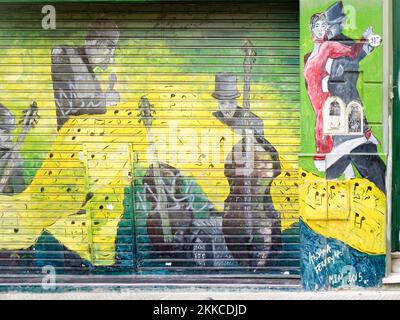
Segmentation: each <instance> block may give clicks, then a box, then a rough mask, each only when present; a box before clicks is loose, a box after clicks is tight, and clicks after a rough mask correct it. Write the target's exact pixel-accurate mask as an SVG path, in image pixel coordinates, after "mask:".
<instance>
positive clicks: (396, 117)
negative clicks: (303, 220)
mask: <svg viewBox="0 0 400 320" xmlns="http://www.w3.org/2000/svg"><path fill="white" fill-rule="evenodd" d="M392 12H393V85H394V90H393V91H394V92H393V93H394V103H393V150H392V154H393V177H392V179H393V180H392V251H399V250H400V235H399V233H400V166H398V163H399V161H400V112H399V108H400V95H399V87H398V86H399V74H400V73H399V66H400V1H393V11H392Z"/></svg>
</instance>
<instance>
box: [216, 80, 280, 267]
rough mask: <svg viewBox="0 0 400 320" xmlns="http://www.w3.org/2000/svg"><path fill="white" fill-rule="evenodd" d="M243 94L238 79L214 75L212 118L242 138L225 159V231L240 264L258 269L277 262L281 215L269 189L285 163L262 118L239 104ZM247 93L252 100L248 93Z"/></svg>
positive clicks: (234, 255)
mask: <svg viewBox="0 0 400 320" xmlns="http://www.w3.org/2000/svg"><path fill="white" fill-rule="evenodd" d="M245 87H246V86H245ZM240 95H241V94H240V93H239V91H238V90H237V79H236V76H235V75H232V74H229V73H220V74H217V75H216V77H215V92H214V93H213V94H212V96H213V97H214V98H215V99H217V100H218V109H219V110H218V111H216V112H214V113H213V115H214V117H216V118H217V119H218V120H219V121H221V122H222V123H223V124H225V125H227V126H228V127H230V128H231V129H232V130H233V131H235V132H236V133H238V134H239V135H241V136H242V139H241V140H240V141H238V142H237V143H236V144H235V145H234V146H233V148H232V151H231V152H230V153H229V154H228V156H227V158H226V159H225V176H226V178H227V179H228V182H229V186H230V192H229V195H228V197H227V198H226V199H225V205H224V216H223V221H222V229H223V234H224V237H225V242H226V244H227V246H228V248H229V250H230V251H231V253H232V255H233V257H234V258H236V259H237V260H238V262H239V264H240V265H242V266H244V267H249V268H250V269H251V270H259V269H257V268H262V267H265V266H266V265H268V264H269V263H270V262H272V261H273V259H272V256H273V255H274V251H275V252H276V251H277V250H278V246H279V242H280V216H279V213H278V212H277V211H276V210H275V208H274V205H273V203H272V199H271V195H270V186H271V183H272V181H273V179H275V178H276V177H277V176H278V175H279V174H280V172H281V165H280V162H279V155H278V152H277V150H276V149H275V148H274V146H273V145H272V144H270V143H269V142H268V141H267V140H266V139H265V137H264V124H263V121H262V119H260V118H259V117H258V116H257V115H256V114H254V113H253V112H251V111H250V110H249V109H246V108H244V107H239V106H238V103H237V98H239V97H240ZM244 95H245V96H249V94H248V93H247V92H246V89H245V92H244ZM244 104H246V101H245V100H244ZM249 153H251V154H249ZM243 154H245V155H244V156H243ZM250 162H251V163H250Z"/></svg>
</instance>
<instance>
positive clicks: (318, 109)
mask: <svg viewBox="0 0 400 320" xmlns="http://www.w3.org/2000/svg"><path fill="white" fill-rule="evenodd" d="M316 41H318V40H316ZM319 41H321V40H319ZM363 43H364V40H363V39H362V40H361V41H360V42H359V43H357V44H356V45H353V46H347V45H344V44H342V43H340V42H337V41H329V40H324V41H321V46H320V48H319V51H318V53H317V55H315V56H314V57H312V59H310V55H311V54H310V53H309V54H307V55H306V56H305V58H304V60H305V61H304V78H305V81H306V87H307V93H308V96H309V98H310V100H311V104H312V106H313V109H314V113H315V118H316V123H315V142H316V146H317V158H318V157H319V158H323V154H326V153H329V152H331V150H332V148H333V140H332V136H330V135H324V134H323V112H322V111H323V110H322V107H323V105H324V103H325V101H326V99H327V98H329V97H330V96H331V94H330V93H329V92H323V91H322V80H323V79H324V78H325V77H327V76H329V74H328V71H327V70H326V69H325V67H326V64H327V61H328V59H337V58H342V57H350V58H355V57H356V56H357V55H358V54H359V53H360V51H361V49H362V46H363ZM318 155H319V156H318ZM321 156H322V157H321Z"/></svg>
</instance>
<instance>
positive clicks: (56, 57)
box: [51, 19, 120, 129]
mask: <svg viewBox="0 0 400 320" xmlns="http://www.w3.org/2000/svg"><path fill="white" fill-rule="evenodd" d="M119 34H120V32H119V30H118V27H117V25H116V24H115V23H114V22H113V21H110V20H105V19H104V20H99V21H95V22H94V23H92V24H91V26H90V30H89V32H88V35H87V38H86V42H85V45H84V46H82V47H69V46H59V47H56V48H54V49H53V50H52V68H51V71H52V79H53V88H54V98H55V101H56V106H57V127H58V129H60V128H61V126H62V125H63V124H64V123H65V122H66V121H67V120H68V118H69V117H70V116H77V115H81V114H103V113H105V112H106V107H108V106H113V105H116V104H117V103H118V102H119V93H118V92H117V91H115V90H114V85H115V83H116V81H117V78H116V76H115V74H110V75H109V85H108V89H107V90H106V91H104V92H103V91H102V89H101V86H100V82H99V81H98V78H97V76H96V72H95V71H96V68H100V69H102V70H106V69H107V68H108V66H109V65H110V64H113V63H114V54H115V48H116V46H117V43H118V39H119Z"/></svg>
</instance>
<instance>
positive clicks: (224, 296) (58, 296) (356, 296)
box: [0, 288, 400, 300]
mask: <svg viewBox="0 0 400 320" xmlns="http://www.w3.org/2000/svg"><path fill="white" fill-rule="evenodd" d="M232 289H233V288H232ZM16 299H22V300H27V299H29V300H102V299H106V300H400V290H363V291H351V290H346V291H345V290H340V291H328V292H293V291H263V290H261V291H260V290H248V289H247V290H242V289H239V290H229V289H228V290H217V291H207V290H188V288H186V289H182V290H168V291H165V290H135V289H121V290H114V291H110V290H107V289H105V288H102V289H97V290H92V291H90V292H85V291H71V292H62V293H56V292H54V293H51V292H48V293H27V292H7V293H0V300H16Z"/></svg>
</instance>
